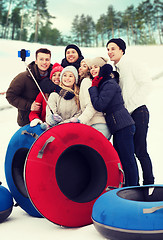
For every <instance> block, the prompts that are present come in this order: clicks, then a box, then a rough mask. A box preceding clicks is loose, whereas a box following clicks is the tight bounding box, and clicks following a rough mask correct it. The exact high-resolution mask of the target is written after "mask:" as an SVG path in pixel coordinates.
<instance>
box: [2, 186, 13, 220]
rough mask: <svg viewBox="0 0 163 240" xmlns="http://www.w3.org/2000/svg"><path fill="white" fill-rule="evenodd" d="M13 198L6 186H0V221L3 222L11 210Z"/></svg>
mask: <svg viewBox="0 0 163 240" xmlns="http://www.w3.org/2000/svg"><path fill="white" fill-rule="evenodd" d="M12 208H13V198H12V195H11V193H10V192H9V191H8V189H7V188H5V187H3V186H0V223H2V222H4V221H5V220H6V218H8V217H9V215H10V214H11V212H12Z"/></svg>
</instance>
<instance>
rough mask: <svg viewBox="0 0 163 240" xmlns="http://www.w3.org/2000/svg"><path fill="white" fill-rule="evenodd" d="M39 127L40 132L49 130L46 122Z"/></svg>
mask: <svg viewBox="0 0 163 240" xmlns="http://www.w3.org/2000/svg"><path fill="white" fill-rule="evenodd" d="M40 127H41V129H42V130H47V129H49V128H50V126H49V124H47V123H46V122H43V123H41V125H40Z"/></svg>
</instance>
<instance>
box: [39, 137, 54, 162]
mask: <svg viewBox="0 0 163 240" xmlns="http://www.w3.org/2000/svg"><path fill="white" fill-rule="evenodd" d="M54 139H55V137H53V136H51V137H50V138H48V139H47V140H46V142H45V143H44V145H43V147H42V148H41V150H40V151H39V152H38V155H37V158H42V156H43V154H44V150H45V148H46V147H47V145H48V144H49V143H51V142H53V141H54Z"/></svg>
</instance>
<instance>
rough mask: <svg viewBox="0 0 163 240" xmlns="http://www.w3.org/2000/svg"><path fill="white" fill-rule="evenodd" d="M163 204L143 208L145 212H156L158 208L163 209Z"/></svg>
mask: <svg viewBox="0 0 163 240" xmlns="http://www.w3.org/2000/svg"><path fill="white" fill-rule="evenodd" d="M162 208H163V206H159V207H152V208H144V209H143V213H154V212H156V211H157V210H160V209H162Z"/></svg>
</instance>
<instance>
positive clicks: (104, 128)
mask: <svg viewBox="0 0 163 240" xmlns="http://www.w3.org/2000/svg"><path fill="white" fill-rule="evenodd" d="M91 127H93V128H95V129H96V130H97V131H99V132H101V133H102V134H103V135H104V136H105V137H106V138H107V139H108V140H110V138H111V133H110V131H109V128H108V126H107V124H106V123H96V124H92V125H91Z"/></svg>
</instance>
